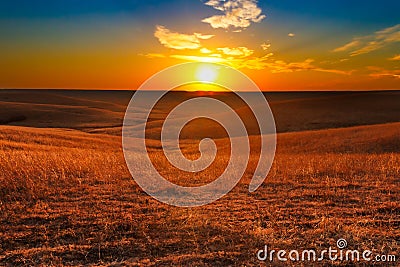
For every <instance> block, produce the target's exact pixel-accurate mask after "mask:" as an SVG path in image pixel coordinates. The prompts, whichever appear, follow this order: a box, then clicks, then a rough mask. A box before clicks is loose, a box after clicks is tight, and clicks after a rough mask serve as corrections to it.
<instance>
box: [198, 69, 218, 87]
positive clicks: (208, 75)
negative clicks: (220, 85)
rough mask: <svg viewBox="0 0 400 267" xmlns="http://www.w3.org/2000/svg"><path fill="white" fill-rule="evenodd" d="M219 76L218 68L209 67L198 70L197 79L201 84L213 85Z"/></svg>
mask: <svg viewBox="0 0 400 267" xmlns="http://www.w3.org/2000/svg"><path fill="white" fill-rule="evenodd" d="M217 76H218V69H217V68H216V67H213V66H210V65H207V66H201V67H199V68H198V69H197V72H196V78H197V79H198V80H199V81H200V82H204V83H212V82H215V80H216V79H217Z"/></svg>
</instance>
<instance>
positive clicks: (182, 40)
mask: <svg viewBox="0 0 400 267" xmlns="http://www.w3.org/2000/svg"><path fill="white" fill-rule="evenodd" d="M154 36H155V37H156V38H157V39H158V40H159V41H160V43H161V44H163V45H164V46H165V47H168V48H172V49H177V50H183V49H199V48H201V43H200V40H207V39H210V38H212V37H213V36H214V35H203V34H201V33H194V34H182V33H177V32H173V31H171V30H169V29H167V28H165V27H164V26H160V25H157V26H156V31H155V32H154Z"/></svg>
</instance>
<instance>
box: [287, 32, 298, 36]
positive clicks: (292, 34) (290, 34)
mask: <svg viewBox="0 0 400 267" xmlns="http://www.w3.org/2000/svg"><path fill="white" fill-rule="evenodd" d="M288 36H289V37H295V36H296V34H294V33H292V32H291V33H289V34H288Z"/></svg>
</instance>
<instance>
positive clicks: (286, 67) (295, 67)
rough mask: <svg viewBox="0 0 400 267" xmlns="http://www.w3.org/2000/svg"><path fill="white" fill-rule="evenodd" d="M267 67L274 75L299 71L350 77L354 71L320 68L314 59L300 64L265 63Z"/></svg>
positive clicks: (283, 62) (280, 61) (281, 61)
mask: <svg viewBox="0 0 400 267" xmlns="http://www.w3.org/2000/svg"><path fill="white" fill-rule="evenodd" d="M265 67H266V68H268V69H270V71H271V72H272V73H290V72H298V71H318V72H327V73H334V74H340V75H350V74H351V73H352V71H343V70H337V69H325V68H322V67H318V66H316V65H315V64H314V60H313V59H306V60H304V61H300V62H285V61H283V60H276V61H274V62H269V63H265Z"/></svg>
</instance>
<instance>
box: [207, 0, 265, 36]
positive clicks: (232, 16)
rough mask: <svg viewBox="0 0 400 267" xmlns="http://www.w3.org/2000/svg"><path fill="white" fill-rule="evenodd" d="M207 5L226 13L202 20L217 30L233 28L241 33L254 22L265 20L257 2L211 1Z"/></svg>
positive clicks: (235, 0) (242, 0)
mask: <svg viewBox="0 0 400 267" xmlns="http://www.w3.org/2000/svg"><path fill="white" fill-rule="evenodd" d="M205 4H206V5H208V6H211V7H213V8H214V9H216V10H219V11H222V12H223V13H224V14H223V15H215V16H212V17H209V18H205V19H203V20H202V21H203V22H205V23H208V24H210V25H211V27H213V28H215V29H217V28H223V29H228V28H230V27H233V28H235V29H236V30H235V31H240V30H241V29H245V28H247V27H249V26H250V25H251V23H252V22H260V21H262V20H263V19H264V18H265V15H263V14H261V13H262V10H261V8H259V7H258V6H257V0H209V1H207V2H205Z"/></svg>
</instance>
